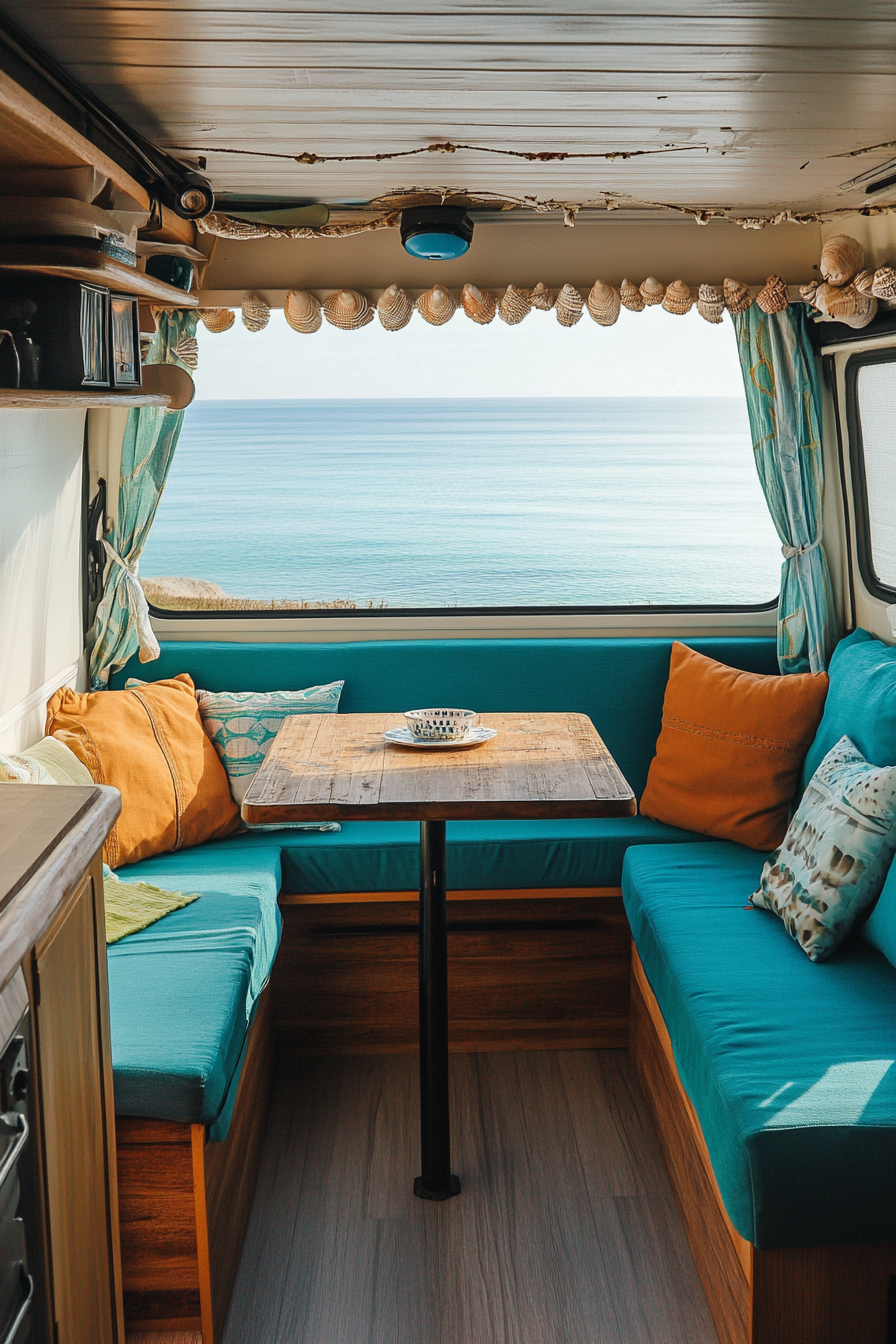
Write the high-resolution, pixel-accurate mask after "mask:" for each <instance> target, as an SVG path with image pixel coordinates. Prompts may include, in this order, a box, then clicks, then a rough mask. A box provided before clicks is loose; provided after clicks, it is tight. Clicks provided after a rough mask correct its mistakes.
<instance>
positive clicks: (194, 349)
mask: <svg viewBox="0 0 896 1344" xmlns="http://www.w3.org/2000/svg"><path fill="white" fill-rule="evenodd" d="M174 353H175V355H177V358H178V359H179V360H180V362H181V364H185V365H186V366H187V368H188V369H198V368H199V342H198V341H197V339H196V337H195V336H181V337H180V338H179V339H178V342H177V344H176V345H175V347H174Z"/></svg>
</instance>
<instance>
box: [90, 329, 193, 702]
mask: <svg viewBox="0 0 896 1344" xmlns="http://www.w3.org/2000/svg"><path fill="white" fill-rule="evenodd" d="M196 320H197V315H196V312H195V310H194V309H177V310H173V311H170V312H162V313H161V314H160V316H159V329H158V331H157V332H156V334H155V336H154V338H153V342H152V345H151V346H150V348H149V354H148V355H147V358H146V361H145V362H146V363H147V364H178V365H180V366H181V367H183V368H185V369H187V371H188V372H190V371H192V369H193V368H195V366H196V342H195V335H196ZM183 418H184V412H183V411H167V410H165V409H164V408H163V407H161V406H140V407H134V409H133V410H131V411H130V412H129V413H128V419H127V426H126V428H125V434H124V443H123V445H122V450H121V483H120V485H119V489H118V514H117V517H116V521H115V527H114V529H113V531H112V534H111V535H110V536H109V537H107V538H106V539H105V540H104V542H103V545H104V546H105V548H106V554H107V556H108V560H109V564H108V566H107V570H106V581H105V587H104V591H103V597H102V601H101V602H100V605H99V607H98V608H97V613H96V622H95V625H94V632H95V635H96V642H95V643H94V646H93V653H92V654H91V658H90V684H91V686H92V687H93V689H94V690H95V691H96V690H102V689H103V688H104V687H105V686H106V685H107V684H108V681H109V675H110V673H111V672H112V671H114V669H115V668H118V667H123V666H124V664H125V663H126V662H127V660H128V659H129V658H130V656H131V654H132V653H134V652H135V650H137V649H138V648H139V650H140V661H141V663H149V662H151V661H152V660H153V658H158V656H159V645H158V642H157V641H156V637H155V635H154V634H153V632H152V627H151V625H150V623H149V607H148V604H147V601H146V598H145V596H144V593H143V589H142V587H141V586H140V579H139V577H138V572H139V564H140V555H141V552H142V550H143V547H144V546H145V545H146V538H147V536H148V535H149V529H150V526H151V524H152V520H153V518H154V517H155V514H156V509H157V508H158V504H159V500H160V499H161V497H162V491H163V489H164V488H165V481H166V479H167V477H168V469H169V467H170V466H171V459H172V457H173V456H174V449H175V448H176V447H177V440H178V436H179V434H180V427H181V424H182V423H183Z"/></svg>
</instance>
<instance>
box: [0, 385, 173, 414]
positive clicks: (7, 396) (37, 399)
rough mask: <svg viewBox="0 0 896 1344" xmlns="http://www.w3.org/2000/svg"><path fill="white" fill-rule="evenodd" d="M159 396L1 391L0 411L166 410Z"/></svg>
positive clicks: (165, 398)
mask: <svg viewBox="0 0 896 1344" xmlns="http://www.w3.org/2000/svg"><path fill="white" fill-rule="evenodd" d="M170 401H171V398H170V397H169V396H168V395H167V393H160V392H112V391H108V392H107V391H99V392H51V391H44V390H43V389H42V388H35V389H25V388H23V389H18V388H14V387H0V410H9V409H14V410H46V409H48V408H52V407H55V406H63V407H69V406H167V405H168V404H169V403H170Z"/></svg>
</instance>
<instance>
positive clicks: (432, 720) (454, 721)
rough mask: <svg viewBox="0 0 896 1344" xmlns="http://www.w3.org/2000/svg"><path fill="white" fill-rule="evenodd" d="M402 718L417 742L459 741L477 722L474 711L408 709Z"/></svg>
mask: <svg viewBox="0 0 896 1344" xmlns="http://www.w3.org/2000/svg"><path fill="white" fill-rule="evenodd" d="M404 717H405V718H406V719H407V723H408V728H409V729H410V732H411V735H412V736H413V737H415V738H416V739H417V741H418V742H451V741H460V739H461V738H464V737H466V736H467V734H468V733H469V731H470V729H471V728H474V727H475V726H476V724H477V723H478V722H479V715H478V714H477V713H476V711H475V710H474V709H409V710H408V711H407V712H406V714H405V716H404Z"/></svg>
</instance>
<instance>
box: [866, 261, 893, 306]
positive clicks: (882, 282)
mask: <svg viewBox="0 0 896 1344" xmlns="http://www.w3.org/2000/svg"><path fill="white" fill-rule="evenodd" d="M871 293H872V294H873V295H874V297H875V298H876V299H896V270H894V269H893V267H892V266H881V268H880V270H878V271H875V272H874V280H873V281H872V283H871Z"/></svg>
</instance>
